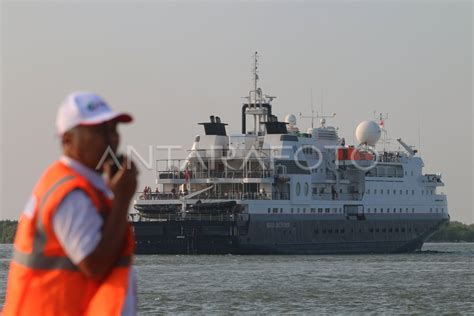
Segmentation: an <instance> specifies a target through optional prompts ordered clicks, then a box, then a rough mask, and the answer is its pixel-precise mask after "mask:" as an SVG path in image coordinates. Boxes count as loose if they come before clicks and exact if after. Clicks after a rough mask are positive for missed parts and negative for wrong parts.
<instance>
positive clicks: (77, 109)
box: [56, 91, 133, 135]
mask: <svg viewBox="0 0 474 316" xmlns="http://www.w3.org/2000/svg"><path fill="white" fill-rule="evenodd" d="M112 120H116V121H118V122H123V123H129V122H131V121H132V120H133V118H132V116H131V115H130V114H127V113H123V112H115V111H113V110H112V109H111V108H110V106H109V105H108V104H107V103H106V102H105V101H104V99H102V98H101V97H100V96H98V95H97V94H95V93H91V92H81V91H76V92H73V93H71V94H69V95H68V96H67V97H66V99H65V100H64V102H63V103H62V104H61V106H60V107H59V109H58V114H57V117H56V129H57V132H58V135H63V134H64V133H65V132H67V131H68V130H70V129H71V128H73V127H76V126H78V125H98V124H101V123H104V122H108V121H112Z"/></svg>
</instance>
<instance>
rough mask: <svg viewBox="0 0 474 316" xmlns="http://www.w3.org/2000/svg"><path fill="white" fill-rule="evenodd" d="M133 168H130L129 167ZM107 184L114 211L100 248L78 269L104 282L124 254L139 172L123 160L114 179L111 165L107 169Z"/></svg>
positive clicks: (105, 166)
mask: <svg viewBox="0 0 474 316" xmlns="http://www.w3.org/2000/svg"><path fill="white" fill-rule="evenodd" d="M128 165H130V168H127V166H128ZM104 172H105V177H106V181H107V183H108V184H109V187H110V189H111V190H112V192H113V193H114V200H113V204H112V209H111V212H110V213H109V215H108V216H107V217H106V219H105V222H104V226H103V229H102V238H101V240H100V242H99V244H98V246H97V248H96V249H95V250H94V251H93V252H92V253H91V254H90V255H89V256H87V257H86V258H85V259H84V260H83V261H81V262H80V263H79V268H80V269H81V271H82V272H83V273H84V274H85V275H86V276H88V277H90V278H93V279H97V280H100V279H103V278H105V276H107V274H108V273H109V272H110V270H111V268H112V267H113V266H114V265H115V263H116V261H117V259H118V258H119V256H120V252H121V251H122V247H123V242H124V240H125V233H126V227H127V212H128V208H129V206H130V201H131V200H132V198H133V195H134V194H135V190H136V188H137V176H138V172H137V168H136V167H135V165H134V164H133V162H131V161H130V163H129V159H127V158H126V159H124V161H123V162H122V166H121V168H119V170H118V171H117V172H116V173H115V174H114V175H112V174H111V166H110V164H105V165H104Z"/></svg>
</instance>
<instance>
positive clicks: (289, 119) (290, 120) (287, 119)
mask: <svg viewBox="0 0 474 316" xmlns="http://www.w3.org/2000/svg"><path fill="white" fill-rule="evenodd" d="M285 122H286V123H288V125H290V126H295V125H296V116H294V115H293V114H288V115H287V116H285Z"/></svg>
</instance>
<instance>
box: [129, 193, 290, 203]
mask: <svg viewBox="0 0 474 316" xmlns="http://www.w3.org/2000/svg"><path fill="white" fill-rule="evenodd" d="M192 193H194V192H158V193H157V192H151V193H145V192H137V193H136V200H139V201H146V200H179V199H180V198H183V197H185V196H186V195H188V194H192ZM193 199H206V200H207V199H209V200H289V199H290V194H289V193H281V192H273V193H267V192H223V193H208V192H204V193H202V194H200V195H198V196H195V197H193Z"/></svg>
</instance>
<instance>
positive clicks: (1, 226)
mask: <svg viewBox="0 0 474 316" xmlns="http://www.w3.org/2000/svg"><path fill="white" fill-rule="evenodd" d="M17 224H18V222H17V221H11V220H0V243H3V244H10V243H13V239H14V238H15V232H16V226H17ZM459 241H465V242H474V224H471V225H467V224H463V223H460V222H451V223H449V224H448V225H446V226H444V227H443V228H441V229H440V230H439V231H438V232H437V233H436V234H434V235H433V236H431V238H430V239H429V240H428V242H459Z"/></svg>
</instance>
